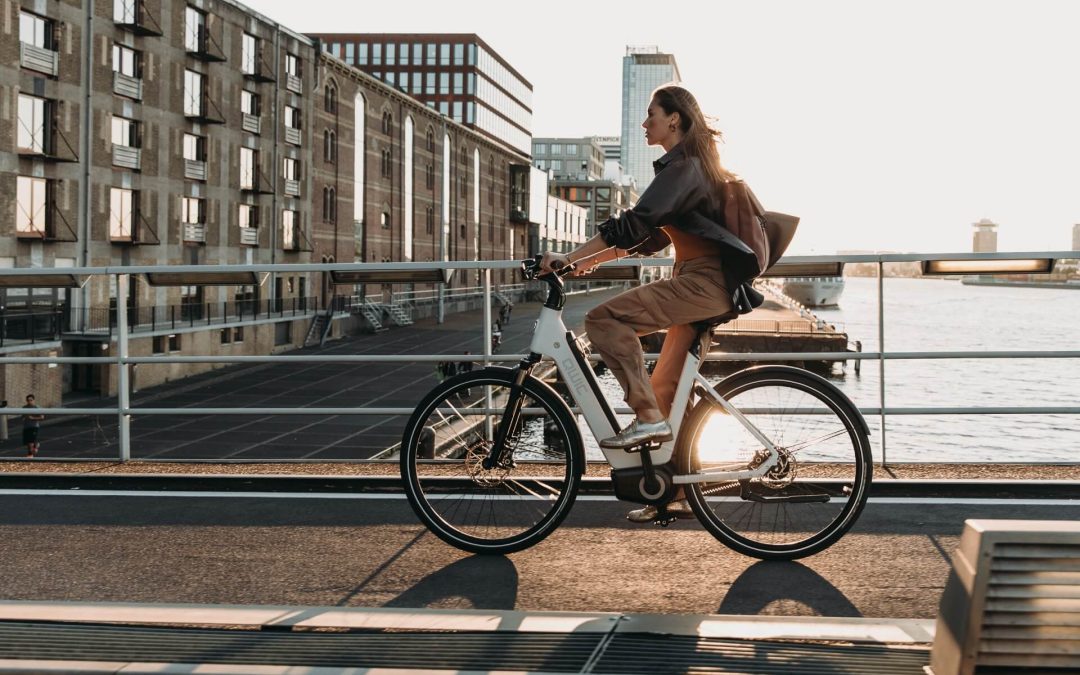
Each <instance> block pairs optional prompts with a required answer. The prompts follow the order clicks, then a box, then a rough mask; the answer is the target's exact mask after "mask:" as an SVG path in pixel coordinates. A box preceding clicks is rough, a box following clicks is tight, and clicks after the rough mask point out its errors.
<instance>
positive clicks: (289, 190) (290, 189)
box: [285, 178, 300, 197]
mask: <svg viewBox="0 0 1080 675" xmlns="http://www.w3.org/2000/svg"><path fill="white" fill-rule="evenodd" d="M285 194H286V195H288V196H290V197H299V196H300V181H298V180H289V179H288V178H286V179H285Z"/></svg>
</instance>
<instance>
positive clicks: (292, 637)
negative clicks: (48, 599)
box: [0, 622, 604, 673]
mask: <svg viewBox="0 0 1080 675" xmlns="http://www.w3.org/2000/svg"><path fill="white" fill-rule="evenodd" d="M603 639H604V635H603V634H597V633H583V634H573V633H570V634H562V633H507V632H498V633H496V632H484V633H457V632H455V633H436V632H427V633H329V632H277V631H255V630H212V629H211V630H208V629H194V628H150V627H137V626H108V625H93V624H47V623H16V622H12V623H0V659H33V660H44V659H50V660H72V661H125V662H130V661H138V662H157V663H199V664H203V663H208V664H249V665H267V664H270V665H284V666H288V665H295V666H313V667H320V666H321V667H326V668H354V667H366V668H399V669H421V668H427V669H450V670H489V669H494V668H499V669H504V670H533V671H536V670H539V671H548V672H555V673H577V672H581V669H582V668H584V667H585V665H586V663H587V662H588V660H589V657H590V656H591V655H592V654H593V652H594V651H596V648H597V646H598V645H599V644H600V642H601V640H603Z"/></svg>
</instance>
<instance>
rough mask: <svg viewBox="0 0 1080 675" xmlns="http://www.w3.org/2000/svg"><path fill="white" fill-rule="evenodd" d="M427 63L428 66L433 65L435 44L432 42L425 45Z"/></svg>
mask: <svg viewBox="0 0 1080 675" xmlns="http://www.w3.org/2000/svg"><path fill="white" fill-rule="evenodd" d="M427 65H429V66H434V65H435V45H434V44H429V45H427Z"/></svg>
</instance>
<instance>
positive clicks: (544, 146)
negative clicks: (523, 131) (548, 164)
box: [535, 143, 547, 155]
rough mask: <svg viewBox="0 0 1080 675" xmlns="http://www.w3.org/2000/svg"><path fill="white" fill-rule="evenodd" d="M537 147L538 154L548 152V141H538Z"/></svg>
mask: <svg viewBox="0 0 1080 675" xmlns="http://www.w3.org/2000/svg"><path fill="white" fill-rule="evenodd" d="M535 147H536V154H538V155H546V154H547V143H537V144H536V146H535Z"/></svg>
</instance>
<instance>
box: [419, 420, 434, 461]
mask: <svg viewBox="0 0 1080 675" xmlns="http://www.w3.org/2000/svg"><path fill="white" fill-rule="evenodd" d="M420 459H435V430H434V429H432V428H431V427H424V428H423V429H421V430H420Z"/></svg>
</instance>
